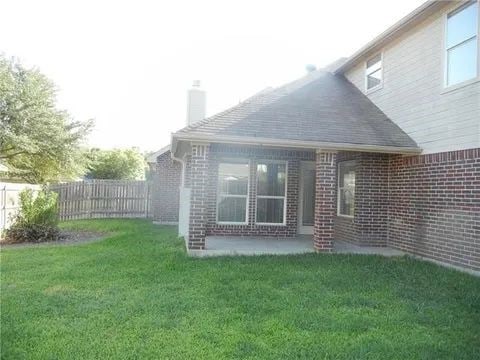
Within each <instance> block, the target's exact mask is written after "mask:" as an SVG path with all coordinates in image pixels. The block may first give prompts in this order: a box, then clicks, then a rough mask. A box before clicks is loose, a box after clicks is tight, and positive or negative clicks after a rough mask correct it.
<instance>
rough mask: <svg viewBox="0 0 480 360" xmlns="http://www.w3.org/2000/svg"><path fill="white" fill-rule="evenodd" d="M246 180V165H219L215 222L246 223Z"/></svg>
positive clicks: (247, 177) (247, 168)
mask: <svg viewBox="0 0 480 360" xmlns="http://www.w3.org/2000/svg"><path fill="white" fill-rule="evenodd" d="M248 179H249V166H248V163H222V164H219V166H218V196H217V222H219V223H237V224H246V223H247V218H248V216H247V212H248Z"/></svg>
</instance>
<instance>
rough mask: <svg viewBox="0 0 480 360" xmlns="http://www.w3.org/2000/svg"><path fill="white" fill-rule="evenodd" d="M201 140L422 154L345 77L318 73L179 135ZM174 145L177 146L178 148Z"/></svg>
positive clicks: (175, 137)
mask: <svg viewBox="0 0 480 360" xmlns="http://www.w3.org/2000/svg"><path fill="white" fill-rule="evenodd" d="M179 140H180V141H181V140H193V141H194V140H197V141H212V142H228V143H245V144H263V145H275V144H276V145H279V146H291V147H311V148H325V149H327V148H335V149H357V150H363V151H385V152H396V153H412V152H413V153H416V152H419V151H420V149H419V148H418V147H417V144H416V143H415V142H414V141H413V140H412V139H411V138H410V137H409V136H408V135H407V134H406V133H405V132H403V131H402V130H401V129H400V128H399V127H398V126H397V125H396V124H394V123H393V122H392V121H391V120H390V119H389V118H388V117H387V116H386V115H385V114H384V113H383V112H382V111H381V110H380V109H379V108H378V107H376V106H375V105H374V104H373V103H372V102H371V101H370V100H369V99H368V98H367V97H366V96H365V95H364V94H363V93H362V92H361V91H360V90H358V89H357V88H356V87H355V86H354V85H352V84H351V83H350V82H348V81H347V80H346V79H345V78H344V77H343V76H342V75H334V74H332V73H330V72H325V71H315V72H313V73H310V74H308V75H307V76H305V77H303V78H301V79H299V80H296V81H294V82H292V83H289V84H287V85H284V86H282V87H279V88H276V89H271V90H266V91H263V92H261V93H259V94H258V95H256V96H254V97H252V98H250V99H248V100H246V101H244V102H242V103H240V104H238V105H237V106H234V107H232V108H230V109H228V110H226V111H224V112H221V113H219V114H217V115H214V116H212V117H210V118H207V119H205V120H202V121H200V122H198V123H195V124H193V125H191V126H188V127H185V128H183V129H181V130H180V131H178V132H176V133H174V134H173V142H172V146H174V144H175V142H176V141H179ZM173 149H175V148H174V147H173Z"/></svg>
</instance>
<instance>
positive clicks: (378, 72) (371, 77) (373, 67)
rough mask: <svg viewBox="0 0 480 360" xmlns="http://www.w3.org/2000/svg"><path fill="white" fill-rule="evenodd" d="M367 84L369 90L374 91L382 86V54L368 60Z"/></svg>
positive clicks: (366, 70)
mask: <svg viewBox="0 0 480 360" xmlns="http://www.w3.org/2000/svg"><path fill="white" fill-rule="evenodd" d="M365 83H366V88H367V90H372V89H374V88H377V87H380V86H381V85H382V54H377V55H375V56H374V57H372V58H370V59H369V60H367V67H366V69H365Z"/></svg>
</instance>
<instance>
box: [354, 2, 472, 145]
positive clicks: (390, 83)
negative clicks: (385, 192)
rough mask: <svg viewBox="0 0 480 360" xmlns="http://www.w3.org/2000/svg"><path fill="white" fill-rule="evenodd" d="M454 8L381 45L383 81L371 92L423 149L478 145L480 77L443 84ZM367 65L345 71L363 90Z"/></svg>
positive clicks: (374, 98) (439, 13) (387, 112)
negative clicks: (446, 30)
mask: <svg viewBox="0 0 480 360" xmlns="http://www.w3.org/2000/svg"><path fill="white" fill-rule="evenodd" d="M450 10H452V6H450V7H448V8H445V9H444V10H442V11H439V12H437V13H436V14H434V15H432V16H430V17H429V18H428V19H427V20H425V21H423V22H422V23H421V24H419V25H417V26H415V27H414V28H412V29H411V30H410V31H408V32H407V33H405V34H404V35H402V36H400V37H399V38H397V39H395V40H394V41H392V42H390V43H389V44H388V45H386V46H385V47H384V48H383V49H382V50H383V77H384V81H383V86H382V88H380V89H378V90H376V91H373V92H371V93H369V94H367V95H368V97H369V98H370V99H371V100H372V101H373V102H374V103H375V104H376V105H377V106H378V107H379V108H380V109H382V110H383V111H384V112H385V114H387V116H389V117H390V118H391V119H392V120H393V121H395V122H396V123H397V124H398V125H399V126H400V127H401V128H402V129H403V130H404V131H405V132H407V133H408V134H409V135H410V136H411V137H412V138H413V139H414V140H415V141H416V142H417V143H418V145H419V146H420V147H421V148H423V149H424V152H425V153H434V152H442V151H449V150H460V149H469V148H476V147H480V82H479V81H476V82H474V83H471V84H469V85H466V86H464V87H461V88H458V89H456V90H450V91H448V89H445V88H444V85H443V78H444V69H443V34H444V21H445V18H444V16H445V14H446V12H449V11H450ZM374 54H375V53H372V54H370V55H369V56H371V55H374ZM364 69H365V59H363V60H361V61H360V62H359V63H358V64H356V65H355V66H354V67H353V68H352V69H350V70H349V71H347V72H346V73H345V76H346V77H347V78H348V79H349V80H350V81H351V82H352V83H353V84H355V85H356V86H357V87H358V88H359V89H360V90H362V91H363V92H365V80H364ZM477 80H478V79H477Z"/></svg>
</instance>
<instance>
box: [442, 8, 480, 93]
mask: <svg viewBox="0 0 480 360" xmlns="http://www.w3.org/2000/svg"><path fill="white" fill-rule="evenodd" d="M475 2H477V3H478V2H479V1H478V0H476V1H474V2H473V3H475ZM465 6H467V4H466V3H462V4H460V5H458V6H456V7H454V8H453V9H448V10H447V11H445V12H444V14H443V49H442V52H443V56H442V66H443V91H442V93H446V92H450V91H452V90H456V89H459V88H462V87H464V86H467V85H470V84H474V83H476V82H478V81H480V3H479V4H478V14H477V16H478V20H477V25H478V26H477V33H476V35H475V36H476V37H477V76H476V77H473V78H471V79H467V80H464V81H462V82H459V83H456V84H452V85H448V50H450V49H453V48H454V47H457V46H459V45H460V44H464V43H465V42H466V41H468V39H467V40H464V41H463V42H461V43H458V44H457V45H454V46H452V47H450V48H447V29H448V15H450V14H451V13H454V12H456V11H458V10H459V9H461V8H462V7H465ZM467 7H468V6H467ZM472 38H473V36H472V37H471V38H470V39H472Z"/></svg>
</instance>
